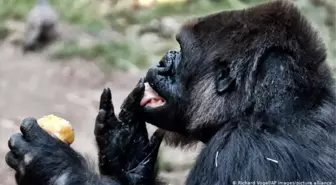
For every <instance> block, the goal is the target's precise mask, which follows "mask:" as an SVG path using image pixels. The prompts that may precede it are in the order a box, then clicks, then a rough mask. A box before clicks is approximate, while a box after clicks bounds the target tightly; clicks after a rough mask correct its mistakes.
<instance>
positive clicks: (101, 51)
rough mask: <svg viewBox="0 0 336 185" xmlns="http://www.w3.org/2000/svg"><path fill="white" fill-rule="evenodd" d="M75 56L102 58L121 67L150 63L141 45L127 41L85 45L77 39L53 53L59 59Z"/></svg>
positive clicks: (66, 43) (111, 64)
mask: <svg viewBox="0 0 336 185" xmlns="http://www.w3.org/2000/svg"><path fill="white" fill-rule="evenodd" d="M74 56H79V57H82V58H85V59H88V60H94V59H97V60H102V61H104V62H105V63H107V64H108V65H110V66H114V67H117V68H120V69H128V68H130V67H145V66H147V65H148V63H147V61H148V60H147V54H146V53H145V52H144V50H143V48H142V47H141V46H140V45H128V43H127V42H125V43H124V42H99V43H94V44H92V45H90V46H87V47H83V46H80V44H79V43H78V42H77V41H68V42H65V43H64V44H62V45H61V47H59V49H58V50H57V51H56V52H55V53H54V54H53V57H54V58H58V59H65V58H70V57H74Z"/></svg>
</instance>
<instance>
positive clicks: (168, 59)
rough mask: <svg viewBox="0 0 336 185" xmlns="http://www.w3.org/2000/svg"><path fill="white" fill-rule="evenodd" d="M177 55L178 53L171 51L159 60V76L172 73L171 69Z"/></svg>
mask: <svg viewBox="0 0 336 185" xmlns="http://www.w3.org/2000/svg"><path fill="white" fill-rule="evenodd" d="M178 53H179V52H177V51H173V50H171V51H168V52H167V53H166V55H165V56H164V57H163V58H162V59H161V61H160V62H159V65H158V66H157V67H158V68H159V71H158V72H159V74H167V73H168V74H169V73H171V72H172V67H173V66H174V63H176V60H177V59H178V57H177V56H178Z"/></svg>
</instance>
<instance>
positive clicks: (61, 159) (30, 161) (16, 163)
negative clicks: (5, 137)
mask: <svg viewBox="0 0 336 185" xmlns="http://www.w3.org/2000/svg"><path fill="white" fill-rule="evenodd" d="M20 130H21V132H22V134H21V133H17V134H14V135H12V136H11V137H10V139H9V141H8V146H9V148H10V152H8V153H7V155H6V162H7V164H8V165H9V166H10V167H11V168H13V169H14V170H15V171H16V174H15V179H16V182H17V183H18V184H19V185H26V184H27V185H28V184H34V185H48V184H54V183H55V182H56V181H57V180H58V179H62V175H67V174H70V173H71V176H76V175H79V176H82V175H83V176H84V174H80V173H81V172H84V169H86V168H87V166H86V163H85V160H84V158H83V157H82V156H81V155H79V154H77V153H76V152H75V151H74V150H73V149H72V148H70V146H69V145H68V144H66V143H63V142H62V141H61V140H58V139H57V138H54V137H52V136H51V135H49V134H48V133H47V132H46V131H44V130H43V129H42V128H41V127H40V126H39V125H38V124H37V121H36V119H34V118H26V119H24V120H23V122H22V124H21V127H20ZM79 168H80V169H83V171H80V170H77V169H79Z"/></svg>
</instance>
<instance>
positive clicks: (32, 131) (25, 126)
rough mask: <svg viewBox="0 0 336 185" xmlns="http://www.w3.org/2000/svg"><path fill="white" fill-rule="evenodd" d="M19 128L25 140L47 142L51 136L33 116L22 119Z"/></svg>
mask: <svg viewBox="0 0 336 185" xmlns="http://www.w3.org/2000/svg"><path fill="white" fill-rule="evenodd" d="M20 130H21V132H22V134H23V137H24V139H26V141H28V142H29V141H33V140H34V141H44V142H49V141H50V138H52V137H51V136H50V135H49V134H48V133H47V132H46V131H45V130H43V129H42V128H41V127H40V126H39V125H38V123H37V121H36V119H34V118H26V119H24V120H23V121H22V124H21V126H20Z"/></svg>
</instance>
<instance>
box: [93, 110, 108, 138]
mask: <svg viewBox="0 0 336 185" xmlns="http://www.w3.org/2000/svg"><path fill="white" fill-rule="evenodd" d="M105 122H106V111H105V110H104V109H100V110H99V112H98V115H97V117H96V124H95V128H94V134H95V135H100V134H101V132H102V131H103V130H104V128H105V124H104V123H105Z"/></svg>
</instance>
